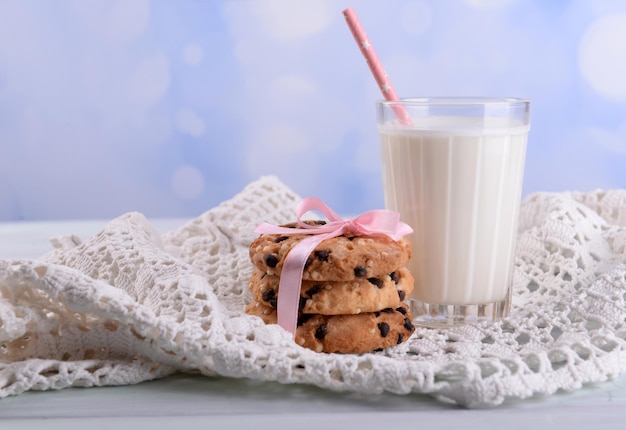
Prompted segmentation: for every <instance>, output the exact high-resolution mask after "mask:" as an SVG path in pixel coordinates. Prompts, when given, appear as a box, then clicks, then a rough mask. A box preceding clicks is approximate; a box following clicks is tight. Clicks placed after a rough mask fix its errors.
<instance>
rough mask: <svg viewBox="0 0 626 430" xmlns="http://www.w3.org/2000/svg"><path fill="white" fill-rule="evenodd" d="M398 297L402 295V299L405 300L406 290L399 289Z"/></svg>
mask: <svg viewBox="0 0 626 430" xmlns="http://www.w3.org/2000/svg"><path fill="white" fill-rule="evenodd" d="M398 297H400V301H401V302H403V301H404V298H405V297H406V292H405V291H402V290H398Z"/></svg>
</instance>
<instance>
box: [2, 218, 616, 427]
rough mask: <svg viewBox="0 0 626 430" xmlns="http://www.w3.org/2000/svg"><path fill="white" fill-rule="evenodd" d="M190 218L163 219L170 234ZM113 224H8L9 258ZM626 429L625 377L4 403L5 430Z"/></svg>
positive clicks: (91, 391)
mask: <svg viewBox="0 0 626 430" xmlns="http://www.w3.org/2000/svg"><path fill="white" fill-rule="evenodd" d="M183 222H184V220H156V221H154V220H153V221H152V224H153V225H154V226H155V227H156V228H157V229H158V230H159V231H161V232H165V231H169V230H172V229H174V228H176V227H178V226H180V225H182V224H183ZM104 224H105V222H104V221H81V222H36V223H31V222H23V223H19V222H18V223H0V258H37V257H39V256H41V255H43V254H44V253H46V252H47V251H49V250H50V249H51V246H50V242H49V238H50V237H52V236H57V235H66V234H77V235H78V236H80V237H82V238H88V237H89V236H90V235H92V234H94V233H96V232H98V231H99V230H100V229H101V228H102V226H104ZM386 427H389V428H416V429H472V428H478V429H481V430H483V429H485V430H486V429H507V430H516V429H523V430H529V429H532V430H536V429H555V430H558V429H568V430H576V429H593V430H600V429H624V428H626V375H625V376H622V377H621V378H619V379H617V380H615V381H611V382H607V383H604V384H600V385H595V386H588V387H585V388H583V389H581V390H578V391H575V392H572V393H560V394H557V395H554V396H550V397H545V398H532V399H528V400H524V401H509V402H507V403H505V404H504V405H502V406H500V407H498V408H494V409H481V410H467V409H464V408H460V407H458V406H454V405H448V404H445V403H442V402H438V401H436V400H434V399H432V398H430V397H426V396H420V395H409V396H395V395H391V394H385V395H377V396H364V395H360V394H355V393H334V392H330V391H326V390H322V389H320V388H317V387H313V386H303V385H281V384H278V383H262V382H258V381H252V380H246V379H231V378H208V377H204V376H199V375H187V374H186V375H176V376H173V377H169V378H165V379H162V380H158V381H151V382H145V383H143V384H139V385H134V386H122V387H100V388H70V389H65V390H61V391H46V392H27V393H24V394H21V395H19V396H14V397H7V398H4V399H0V430H4V429H6V430H13V429H16V430H20V429H63V430H69V429H82V430H84V429H86V430H100V429H106V430H111V429H120V430H123V429H126V428H140V429H143V428H146V429H150V430H153V429H154V430H158V429H172V428H175V429H178V430H187V429H222V428H224V429H252V430H261V429H272V430H276V429H283V428H292V429H297V430H300V429H316V430H322V429H335V428H337V429H354V430H360V429H363V428H378V429H381V428H386Z"/></svg>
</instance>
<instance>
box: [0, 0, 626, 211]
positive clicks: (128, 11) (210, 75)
mask: <svg viewBox="0 0 626 430" xmlns="http://www.w3.org/2000/svg"><path fill="white" fill-rule="evenodd" d="M348 6H352V7H354V9H355V10H356V12H357V14H358V15H359V17H360V19H361V21H362V23H363V25H364V27H365V28H366V30H367V33H368V35H369V37H370V40H371V42H372V44H373V45H374V47H375V49H376V50H377V52H378V54H379V56H380V58H381V60H382V62H383V63H384V65H385V68H386V70H387V72H388V74H389V76H390V78H391V79H392V81H393V83H394V86H395V87H396V90H397V92H398V93H399V94H400V95H401V96H429V95H468V96H469V95H486V96H517V97H527V98H530V99H532V101H533V111H532V129H531V135H530V139H529V147H528V156H527V163H526V176H525V183H524V194H528V193H530V192H534V191H561V190H582V191H584V190H591V189H596V188H623V187H625V183H626V173H625V172H624V170H625V168H624V166H625V164H624V161H626V49H624V46H625V45H626V2H622V1H618V0H616V1H606V0H588V1H585V0H578V1H574V0H572V1H566V0H552V1H540V0H534V1H533V0H518V1H515V0H499V1H498V0H386V1H358V0H352V1H349V2H348V1H337V0H336V1H330V0H328V1H323V0H315V1H313V0H310V1H307V0H299V1H289V0H284V1H283V0H222V1H220V0H182V1H170V0H153V1H150V0H92V1H87V0H55V1H46V0H0V220H18V219H27V220H46V219H89V218H110V217H114V216H117V215H119V214H121V213H124V212H127V211H132V210H137V211H140V212H143V213H145V214H146V215H147V216H148V217H154V218H156V217H178V216H185V217H193V216H196V215H198V214H200V213H202V212H204V211H206V210H207V209H210V208H211V207H213V206H215V205H217V204H218V203H219V202H221V201H223V200H226V199H229V198H230V197H231V196H232V195H234V194H235V193H237V192H239V191H240V190H241V189H242V188H243V187H244V186H245V185H246V184H247V183H249V182H250V181H253V180H256V179H257V178H258V177H259V176H261V175H268V174H272V175H276V176H278V177H279V178H280V179H281V180H282V181H283V182H285V183H286V184H287V185H288V186H290V187H291V188H293V189H294V190H295V191H296V192H297V193H299V194H300V195H302V196H308V195H315V196H319V197H321V198H323V199H324V200H326V201H327V202H328V203H329V204H330V205H331V206H332V207H333V208H334V209H335V210H336V211H338V212H340V213H350V214H354V213H357V212H361V211H364V210H368V209H374V208H378V207H382V206H383V196H382V185H381V174H380V166H379V153H378V140H377V135H376V125H375V121H376V119H375V110H374V102H375V100H377V99H379V98H380V94H379V93H378V90H377V88H376V86H375V83H374V80H373V78H372V77H371V75H370V74H369V71H368V69H367V67H366V65H365V63H364V61H363V58H362V57H361V54H360V52H359V50H358V49H357V47H356V45H355V42H354V40H353V39H352V36H351V34H350V32H349V30H348V28H347V26H346V24H345V22H344V18H343V16H342V13H341V11H342V10H343V9H345V8H346V7H348Z"/></svg>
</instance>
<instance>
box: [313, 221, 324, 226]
mask: <svg viewBox="0 0 626 430" xmlns="http://www.w3.org/2000/svg"><path fill="white" fill-rule="evenodd" d="M313 224H315V225H326V221H324V220H316V221H313Z"/></svg>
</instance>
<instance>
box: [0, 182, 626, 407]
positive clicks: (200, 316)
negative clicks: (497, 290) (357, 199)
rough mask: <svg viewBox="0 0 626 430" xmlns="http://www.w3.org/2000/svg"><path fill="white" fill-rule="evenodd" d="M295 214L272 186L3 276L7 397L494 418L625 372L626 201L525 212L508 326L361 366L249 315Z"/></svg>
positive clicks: (115, 229)
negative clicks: (269, 240) (283, 386)
mask: <svg viewBox="0 0 626 430" xmlns="http://www.w3.org/2000/svg"><path fill="white" fill-rule="evenodd" d="M298 201H299V197H298V196H297V195H295V194H294V193H293V192H292V191H291V190H290V189H289V188H287V187H286V186H285V185H284V184H282V183H281V182H280V181H279V180H278V179H276V178H274V177H263V178H261V179H259V180H258V181H256V182H254V183H251V184H250V185H249V186H247V187H246V188H245V189H244V190H243V191H242V192H241V193H240V194H238V195H236V196H235V197H233V198H232V199H231V200H229V201H226V202H224V203H222V204H221V205H219V206H218V207H215V208H213V209H211V210H209V211H207V212H206V213H204V214H202V215H201V216H199V217H198V218H196V219H193V220H191V221H190V222H188V223H186V224H185V225H182V226H180V228H179V229H178V230H176V231H172V232H169V233H167V234H165V235H159V234H158V233H157V232H156V231H155V230H154V228H153V227H152V226H151V225H150V222H149V221H148V220H147V219H146V218H145V217H144V216H143V215H141V214H139V213H128V214H125V215H123V216H121V217H119V218H117V219H114V220H112V221H111V222H110V223H109V224H107V225H106V227H105V228H104V229H103V230H102V231H101V232H100V233H98V234H96V235H95V236H93V237H91V238H88V239H87V240H85V241H84V242H83V241H81V240H80V239H79V238H78V237H75V236H68V237H60V238H54V239H53V241H52V242H53V245H54V248H55V249H54V250H53V251H52V252H50V253H49V254H47V255H45V256H43V257H42V258H41V259H40V260H36V261H25V260H0V397H5V396H9V395H16V394H19V393H22V392H24V391H27V390H49V389H60V388H65V387H71V386H82V387H86V386H101V385H121V384H135V383H139V382H142V381H146V380H150V379H155V378H160V377H164V376H167V375H170V374H172V373H175V372H180V371H182V372H186V371H189V372H200V373H202V374H204V375H207V376H213V375H223V376H232V377H246V378H253V379H258V380H272V381H279V382H282V383H304V384H313V385H317V386H319V387H323V388H326V389H329V390H337V391H342V390H350V391H356V392H360V393H372V394H374V393H376V394H378V393H381V392H385V391H388V392H392V393H398V394H407V393H423V394H429V395H432V396H436V397H438V398H442V399H445V400H446V401H450V400H451V401H454V402H456V403H458V404H461V405H465V406H468V407H484V406H494V405H498V404H500V403H502V402H503V401H504V400H506V399H507V398H526V397H530V396H533V395H537V394H543V395H546V394H553V393H555V392H556V391H558V390H574V389H578V388H580V387H582V386H583V385H584V384H587V383H594V382H601V381H606V380H608V379H610V378H614V377H616V376H617V375H619V374H621V373H622V372H624V370H626V352H625V351H626V342H625V339H626V303H625V301H626V267H625V266H624V262H625V260H626V191H622V190H613V191H594V192H589V193H538V194H533V195H530V196H528V197H527V198H526V199H525V200H524V202H523V204H522V209H521V215H520V231H519V239H518V248H517V255H516V269H515V270H516V271H515V277H514V299H513V308H512V312H511V316H510V317H508V318H507V319H505V320H503V321H501V322H499V323H497V324H483V325H468V326H462V327H456V328H451V329H440V330H433V329H426V328H418V329H417V330H416V332H415V334H414V335H413V336H412V337H411V339H410V340H409V341H407V342H406V343H404V344H401V345H398V346H397V347H394V348H390V349H387V350H384V351H381V352H376V353H369V354H362V355H341V354H318V353H315V352H313V351H310V350H308V349H303V348H301V347H299V346H298V345H296V344H295V343H294V342H293V341H292V340H291V337H290V335H289V334H288V333H287V332H285V331H283V330H282V329H281V328H279V327H278V326H275V325H265V324H263V323H262V321H261V320H260V319H258V318H256V317H252V316H248V315H245V314H244V313H243V308H244V306H245V304H246V303H247V302H248V301H250V300H251V297H250V295H249V292H248V291H247V280H248V277H249V276H250V273H251V270H252V266H251V263H250V262H249V258H248V245H249V243H250V242H251V241H252V240H253V238H254V237H255V235H254V233H253V232H252V230H253V228H254V227H255V226H256V225H257V224H259V223H260V222H261V221H267V222H270V223H274V224H278V223H284V222H288V221H291V220H292V219H293V218H294V209H295V206H296V204H297V202H298Z"/></svg>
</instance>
